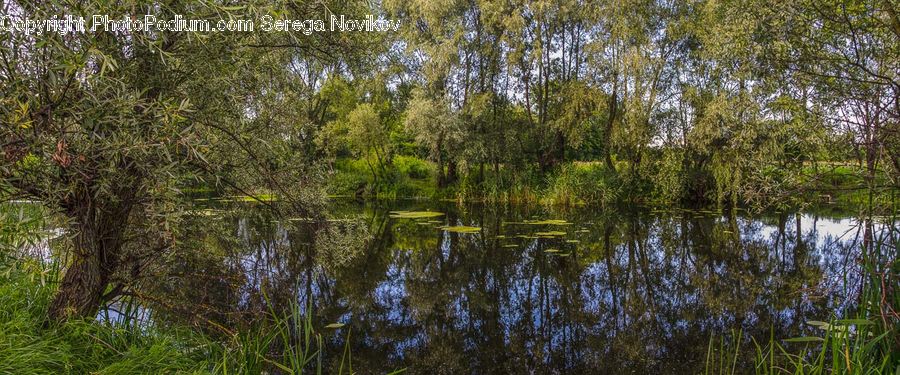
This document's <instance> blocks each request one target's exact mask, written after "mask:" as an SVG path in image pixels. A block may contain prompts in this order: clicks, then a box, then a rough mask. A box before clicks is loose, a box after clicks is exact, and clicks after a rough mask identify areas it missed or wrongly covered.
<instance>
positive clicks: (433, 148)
mask: <svg viewBox="0 0 900 375" xmlns="http://www.w3.org/2000/svg"><path fill="white" fill-rule="evenodd" d="M404 125H405V127H406V131H407V132H409V134H411V135H412V136H413V137H414V138H415V139H416V142H418V143H419V144H420V145H423V146H425V147H426V148H427V149H428V151H429V156H430V157H431V158H432V159H433V160H434V161H435V162H437V165H438V181H437V183H438V186H439V187H444V186H445V185H446V184H447V183H448V182H449V181H448V178H447V176H445V175H444V165H445V163H446V161H447V159H448V154H452V153H454V152H457V151H458V150H459V149H460V148H461V146H462V142H463V135H464V130H463V128H462V125H461V124H460V122H459V119H458V118H457V117H456V115H455V114H454V113H453V112H452V111H451V110H450V106H449V104H448V103H447V102H445V101H443V100H441V99H435V98H431V97H429V96H428V95H427V94H425V92H424V90H421V89H416V90H414V91H413V95H412V99H410V101H409V105H408V106H407V109H406V119H405V122H404ZM451 173H452V169H451Z"/></svg>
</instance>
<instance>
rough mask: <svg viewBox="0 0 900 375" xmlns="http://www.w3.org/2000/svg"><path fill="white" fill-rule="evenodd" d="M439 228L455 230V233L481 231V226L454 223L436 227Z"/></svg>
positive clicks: (449, 230)
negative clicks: (453, 224)
mask: <svg viewBox="0 0 900 375" xmlns="http://www.w3.org/2000/svg"><path fill="white" fill-rule="evenodd" d="M438 228H439V229H443V230H445V231H447V232H456V233H477V232H481V227H469V226H465V225H455V226H443V227H438Z"/></svg>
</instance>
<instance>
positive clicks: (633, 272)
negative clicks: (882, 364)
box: [104, 213, 891, 372]
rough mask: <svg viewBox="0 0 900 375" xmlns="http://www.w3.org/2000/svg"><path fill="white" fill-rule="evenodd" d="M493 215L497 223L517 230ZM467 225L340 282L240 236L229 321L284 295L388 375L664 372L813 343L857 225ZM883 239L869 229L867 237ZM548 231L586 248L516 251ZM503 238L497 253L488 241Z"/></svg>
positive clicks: (659, 221)
mask: <svg viewBox="0 0 900 375" xmlns="http://www.w3.org/2000/svg"><path fill="white" fill-rule="evenodd" d="M504 215H505V216H502V217H500V218H498V220H497V221H496V222H497V223H499V222H501V221H507V222H516V221H519V222H521V221H522V220H523V217H520V216H514V215H515V213H512V214H511V213H505V214H504ZM462 216H463V217H454V218H448V219H447V220H448V221H449V222H452V223H454V224H455V225H474V226H480V225H483V226H484V227H485V228H484V231H483V232H482V233H480V234H450V233H447V232H443V233H442V232H441V231H439V230H436V229H434V228H431V227H428V226H423V225H416V224H415V223H413V222H405V223H407V224H409V225H405V224H403V223H404V222H403V221H398V220H393V221H389V222H388V224H386V225H387V226H388V228H387V230H385V231H384V232H378V233H379V234H378V235H379V236H381V237H376V239H375V241H373V243H372V244H371V245H370V246H371V248H370V249H369V250H368V252H367V253H366V254H365V255H364V256H362V257H361V259H360V260H357V261H356V262H357V263H356V264H354V263H353V262H351V264H350V265H347V266H345V267H343V268H339V269H330V268H327V267H323V266H322V265H320V264H318V263H317V262H316V259H315V257H316V256H315V255H314V254H313V253H312V252H309V251H307V250H309V249H308V248H307V247H306V246H305V245H303V244H300V243H299V241H298V240H297V239H295V238H294V237H293V235H294V233H292V232H290V231H288V230H287V229H286V228H285V227H283V226H281V225H277V224H276V225H272V226H263V227H262V228H259V226H260V225H259V223H254V222H252V221H251V220H247V219H240V220H236V221H235V222H234V225H233V226H232V227H230V228H231V229H230V232H231V233H230V234H229V235H233V236H235V238H234V240H235V241H234V242H235V244H234V246H235V249H230V251H231V252H232V254H231V255H229V256H228V257H227V259H226V261H225V262H226V264H227V265H228V267H230V268H231V269H234V270H238V271H239V272H240V273H241V274H242V276H243V280H242V283H241V284H239V285H236V289H237V290H236V296H237V297H236V298H237V301H238V305H239V306H233V308H236V309H248V310H249V309H251V308H252V307H253V306H258V305H259V299H260V298H261V297H260V294H261V293H260V291H261V289H265V288H276V287H280V288H287V287H288V286H289V287H290V288H294V289H295V290H296V292H295V293H294V294H293V295H292V298H294V302H296V303H298V305H299V308H300V309H301V311H303V312H307V311H308V310H307V306H312V308H313V313H314V314H317V315H316V316H315V320H316V321H317V322H323V324H327V323H332V322H342V323H345V324H347V325H348V326H351V327H352V332H353V333H352V335H353V339H352V340H353V342H354V343H353V350H354V357H356V356H366V355H367V353H369V354H368V355H371V356H372V357H373V358H375V359H373V361H375V362H372V363H379V364H384V363H390V365H387V364H384V366H385V369H393V368H398V367H406V366H407V365H410V364H412V365H415V364H421V363H420V362H421V361H424V360H423V359H422V358H423V357H427V358H431V359H429V361H433V360H434V359H433V358H432V357H430V356H448V357H449V358H456V357H454V356H450V355H449V354H447V353H446V351H447V350H454V351H458V352H459V353H462V354H460V356H461V358H465V361H469V362H465V363H466V364H468V365H476V364H477V365H484V366H487V365H490V364H491V362H492V358H495V357H496V361H518V362H517V364H515V365H511V366H513V367H512V368H513V369H521V370H523V371H525V372H529V371H531V372H534V370H535V369H537V368H540V367H541V366H545V367H549V368H553V369H556V370H560V369H562V370H570V371H574V372H579V367H577V366H585V367H581V368H580V369H582V370H583V369H584V368H607V369H617V368H635V369H643V370H646V369H648V368H652V366H654V365H653V363H656V362H654V360H656V359H660V358H666V357H669V356H675V357H677V358H681V359H685V358H696V357H702V356H703V355H704V354H705V351H706V343H707V342H708V340H709V337H710V335H713V334H716V335H721V334H727V333H728V332H730V330H731V329H743V330H746V331H747V335H750V334H754V333H756V334H760V333H763V334H768V332H769V329H770V328H773V329H774V330H775V332H776V334H777V335H779V337H789V336H792V335H798V334H801V333H803V332H804V330H805V331H806V332H807V333H808V332H809V328H807V327H804V325H803V322H805V321H806V320H811V319H816V320H828V319H829V317H830V314H832V313H835V312H839V311H840V310H841V309H842V308H844V307H849V306H850V304H851V303H852V301H849V300H846V298H845V297H844V296H847V295H853V293H852V292H848V291H853V290H855V289H854V288H858V280H856V278H855V277H854V275H857V274H858V272H859V269H858V265H857V263H856V262H855V257H856V256H857V255H858V254H859V246H860V243H862V239H861V238H862V231H861V230H860V229H862V228H863V227H862V224H865V223H862V222H860V221H859V220H856V219H852V218H831V217H822V216H819V217H817V216H815V215H812V214H803V215H800V217H799V225H800V231H799V236H798V233H797V217H796V216H795V215H784V216H782V217H771V216H766V217H760V218H748V217H738V218H737V219H736V220H735V221H734V222H732V221H731V220H730V218H729V217H727V216H722V215H705V216H703V215H698V216H696V217H687V215H685V216H679V215H671V216H667V215H662V216H654V215H649V214H643V215H642V216H639V217H623V218H615V219H603V218H602V217H596V216H597V215H587V220H581V221H580V222H579V221H578V219H577V217H578V216H577V215H571V217H572V218H571V219H570V220H572V221H573V222H575V225H572V226H564V227H551V228H545V227H527V226H521V225H520V226H503V227H496V226H495V227H491V226H490V225H489V223H488V222H490V221H491V219H493V218H491V217H487V218H485V217H484V216H481V217H480V219H479V220H484V221H485V222H486V223H485V224H479V223H478V221H477V220H473V219H470V218H467V217H465V215H462ZM509 216H512V217H509ZM533 216H534V215H528V216H524V217H526V218H527V217H533ZM473 217H476V218H478V217H479V216H477V215H473ZM538 217H540V216H538ZM554 217H566V215H554ZM401 225H404V226H403V227H402V228H401ZM579 228H585V230H586V231H585V232H584V233H581V232H578V231H577V230H578V229H579ZM890 228H891V226H890V225H886V224H884V223H876V224H875V226H874V231H873V232H874V235H875V236H879V235H885V234H886V233H887V231H889V230H890ZM401 229H402V230H401ZM557 229H561V230H562V231H565V232H567V235H566V238H574V239H578V240H580V241H581V242H580V243H578V244H574V245H573V244H566V243H563V242H562V241H561V240H557V239H520V238H514V236H515V235H517V234H528V233H533V232H536V231H550V230H557ZM732 232H736V233H732ZM385 233H387V234H385ZM501 233H502V234H504V235H507V236H508V238H507V239H505V240H502V241H501V240H495V239H494V237H493V236H494V235H496V234H501ZM606 233H609V239H610V243H609V254H607V250H606V246H604V245H605V238H604V236H605V234H606ZM292 240H293V243H292ZM504 243H515V244H517V245H518V247H515V248H504V247H502V244H504ZM401 244H402V245H401ZM550 248H554V249H568V250H572V249H577V251H576V252H575V253H574V254H573V255H572V256H570V257H565V258H564V257H558V256H552V255H550V254H547V253H545V252H544V251H545V250H547V249H550ZM379 257H382V258H379ZM370 258H371V259H376V258H378V259H380V260H378V261H373V260H369V259H370ZM199 287H201V288H202V286H199ZM141 314H146V315H147V316H148V317H149V312H146V313H145V312H141ZM104 319H105V317H104ZM109 319H110V320H115V319H120V318H118V317H116V315H115V314H113V315H111V316H110V318H109ZM343 332H344V331H338V332H327V333H326V335H327V337H329V342H331V343H332V345H334V346H335V348H333V349H334V350H335V351H338V352H340V350H342V349H343V348H342V343H341V342H342V340H343V337H344V333H343ZM813 333H815V332H813ZM447 347H452V349H447ZM459 353H456V354H459ZM679 356H680V357H679ZM682 357H683V358H682ZM441 358H443V357H441ZM377 360H380V362H378V361H377ZM447 360H449V359H447ZM679 363H680V362H679ZM395 365H396V366H395ZM517 366H518V367H517ZM648 366H649V367H648ZM684 366H686V367H685V368H687V367H689V366H690V364H689V363H686V364H685V365H684ZM354 367H355V366H354ZM375 370H380V369H373V371H375ZM430 370H433V368H430ZM506 370H509V371H513V370H510V369H506ZM665 370H671V372H679V371H681V370H680V369H668V368H667V369H665ZM413 372H416V371H413ZM419 372H431V371H427V370H421V369H420V371H419ZM487 372H490V371H487ZM513 372H521V371H513ZM537 372H541V371H537ZM551 372H552V371H551Z"/></svg>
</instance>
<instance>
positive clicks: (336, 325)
mask: <svg viewBox="0 0 900 375" xmlns="http://www.w3.org/2000/svg"><path fill="white" fill-rule="evenodd" d="M343 326H344V323H331V324H329V325H327V326H325V328H332V329H338V328H341V327H343Z"/></svg>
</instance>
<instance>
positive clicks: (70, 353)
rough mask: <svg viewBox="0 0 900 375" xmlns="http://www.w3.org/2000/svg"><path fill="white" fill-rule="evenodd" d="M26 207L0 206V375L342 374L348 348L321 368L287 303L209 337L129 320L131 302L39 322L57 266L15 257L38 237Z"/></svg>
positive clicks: (38, 224)
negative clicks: (335, 362)
mask: <svg viewBox="0 0 900 375" xmlns="http://www.w3.org/2000/svg"><path fill="white" fill-rule="evenodd" d="M33 209H34V207H27V206H22V205H0V255H2V257H0V374H136V373H146V374H174V373H178V374H261V373H280V374H303V373H316V374H321V373H323V372H328V373H348V374H349V373H351V371H352V366H350V363H351V357H350V354H349V347H348V348H345V350H344V354H343V357H342V358H341V362H340V365H339V367H338V368H337V369H336V370H332V369H323V358H324V355H323V340H322V335H321V333H319V332H318V331H317V330H316V329H314V324H313V321H312V319H311V317H310V315H304V314H303V313H302V311H301V309H300V308H298V306H296V305H295V306H292V307H291V308H290V309H289V311H287V312H278V311H275V310H270V311H269V313H268V314H267V315H268V316H266V317H264V318H263V319H259V320H258V321H257V322H256V323H255V324H253V325H251V327H250V328H249V329H246V330H241V331H237V332H234V333H227V334H223V335H216V336H211V335H208V334H204V333H202V332H201V331H199V330H197V329H195V328H193V327H187V326H180V325H178V324H177V323H171V322H155V321H153V320H152V319H151V320H150V321H147V320H141V319H136V318H135V317H136V316H140V315H136V314H134V313H135V312H138V311H139V307H140V305H139V304H138V303H137V302H135V301H133V300H123V301H120V306H119V307H120V313H122V315H121V316H120V317H118V318H117V319H109V315H104V314H102V313H101V315H102V316H101V319H98V320H93V319H87V320H74V321H69V322H66V323H62V324H56V323H49V322H47V321H46V311H47V306H48V305H49V303H50V301H51V298H52V297H53V294H54V292H55V289H56V283H57V280H58V277H59V267H58V266H57V265H56V264H57V262H51V263H50V264H47V263H46V261H45V260H41V259H36V258H29V257H27V256H24V254H23V253H22V252H21V250H22V249H24V248H26V247H27V246H33V245H35V244H39V243H40V242H41V241H42V239H43V238H44V236H46V232H45V231H44V222H43V220H42V218H41V216H40V215H36V212H31V211H29V210H33Z"/></svg>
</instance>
